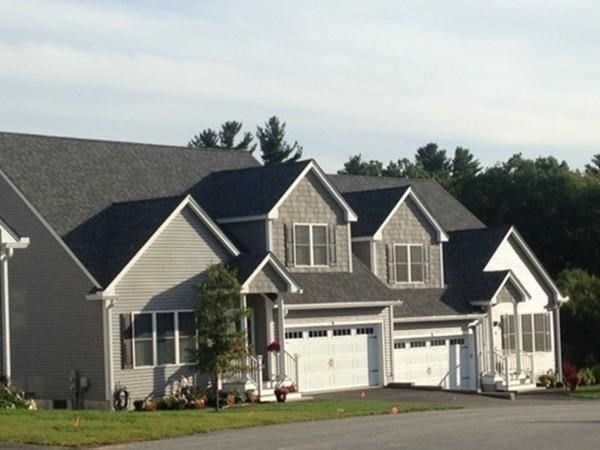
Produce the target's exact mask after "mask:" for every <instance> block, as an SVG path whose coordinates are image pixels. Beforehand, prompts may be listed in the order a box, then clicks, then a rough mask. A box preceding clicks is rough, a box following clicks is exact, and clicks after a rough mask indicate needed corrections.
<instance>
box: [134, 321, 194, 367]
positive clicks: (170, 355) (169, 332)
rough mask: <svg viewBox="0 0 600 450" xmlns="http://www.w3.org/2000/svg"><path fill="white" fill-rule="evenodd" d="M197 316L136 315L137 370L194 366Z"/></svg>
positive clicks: (135, 352)
mask: <svg viewBox="0 0 600 450" xmlns="http://www.w3.org/2000/svg"><path fill="white" fill-rule="evenodd" d="M195 347H196V341H195V327H194V313H192V312H187V311H186V312H171V311H169V312H166V311H165V312H162V311H161V312H151V313H139V314H134V315H133V356H134V359H133V362H134V367H153V366H166V365H172V364H189V363H193V362H194V356H193V354H192V351H193V350H194V349H195Z"/></svg>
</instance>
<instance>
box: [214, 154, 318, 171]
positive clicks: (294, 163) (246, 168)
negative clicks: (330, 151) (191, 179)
mask: <svg viewBox="0 0 600 450" xmlns="http://www.w3.org/2000/svg"><path fill="white" fill-rule="evenodd" d="M311 161H314V160H313V159H312V158H311V159H303V160H301V161H293V162H283V163H279V164H272V165H265V164H261V165H259V166H253V167H241V168H239V169H225V170H218V171H216V172H212V173H211V175H213V174H219V173H227V172H246V171H251V170H262V169H276V168H280V167H290V166H295V165H300V164H304V165H307V164H309V163H310V162H311Z"/></svg>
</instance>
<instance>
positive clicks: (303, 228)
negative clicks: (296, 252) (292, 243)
mask: <svg viewBox="0 0 600 450" xmlns="http://www.w3.org/2000/svg"><path fill="white" fill-rule="evenodd" d="M295 233H296V236H295V238H296V244H304V245H309V244H310V240H309V237H308V233H309V227H308V225H296V226H295Z"/></svg>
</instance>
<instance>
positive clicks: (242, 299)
mask: <svg viewBox="0 0 600 450" xmlns="http://www.w3.org/2000/svg"><path fill="white" fill-rule="evenodd" d="M247 307H248V302H247V301H246V295H245V294H242V295H241V296H240V309H241V310H242V311H246V309H247ZM240 325H241V329H242V332H243V333H244V335H245V336H246V350H247V349H248V348H249V346H250V342H249V340H248V318H247V317H244V318H243V319H242V323H241V324H240Z"/></svg>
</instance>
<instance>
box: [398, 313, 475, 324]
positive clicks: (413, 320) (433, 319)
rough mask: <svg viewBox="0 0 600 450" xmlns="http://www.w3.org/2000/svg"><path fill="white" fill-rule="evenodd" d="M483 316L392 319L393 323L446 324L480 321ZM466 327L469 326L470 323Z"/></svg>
mask: <svg viewBox="0 0 600 450" xmlns="http://www.w3.org/2000/svg"><path fill="white" fill-rule="evenodd" d="M483 316H484V315H483V314H455V315H452V316H422V317H404V318H398V319H394V323H418V322H447V321H452V320H476V321H478V320H480V319H481V318H483ZM467 326H471V323H470V324H469V325H467Z"/></svg>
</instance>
